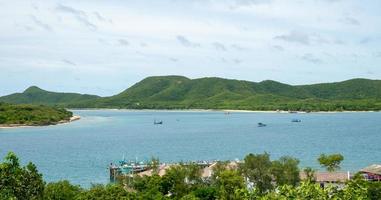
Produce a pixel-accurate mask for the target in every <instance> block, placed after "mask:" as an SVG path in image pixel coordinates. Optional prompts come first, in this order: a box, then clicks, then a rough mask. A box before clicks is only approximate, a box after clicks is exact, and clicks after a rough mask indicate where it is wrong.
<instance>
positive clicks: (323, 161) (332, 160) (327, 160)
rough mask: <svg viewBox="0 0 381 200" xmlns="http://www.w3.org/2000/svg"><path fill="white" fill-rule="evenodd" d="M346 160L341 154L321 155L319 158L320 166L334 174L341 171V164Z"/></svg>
mask: <svg viewBox="0 0 381 200" xmlns="http://www.w3.org/2000/svg"><path fill="white" fill-rule="evenodd" d="M343 160H344V156H342V155H341V154H331V155H325V154H321V155H320V156H319V158H318V161H319V164H320V165H321V166H322V167H325V168H326V169H327V171H329V172H334V171H336V170H339V169H340V163H341V161H343Z"/></svg>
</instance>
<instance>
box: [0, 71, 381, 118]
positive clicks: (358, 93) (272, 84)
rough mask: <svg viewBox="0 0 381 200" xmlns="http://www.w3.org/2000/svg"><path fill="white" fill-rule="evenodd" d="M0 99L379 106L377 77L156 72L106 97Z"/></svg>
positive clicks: (115, 104) (171, 105)
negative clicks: (287, 79)
mask: <svg viewBox="0 0 381 200" xmlns="http://www.w3.org/2000/svg"><path fill="white" fill-rule="evenodd" d="M0 102H9V103H17V104H20V103H28V104H45V105H60V106H65V107H70V108H130V109H190V108H199V109H238V110H239V109H241V110H294V111H343V110H355V111H356V110H357V111H358V110H365V111H366V110H381V81H380V80H367V79H352V80H348V81H343V82H338V83H325V84H314V85H300V86H292V85H287V84H283V83H279V82H276V81H270V80H267V81H262V82H259V83H255V82H249V81H239V80H230V79H222V78H200V79H188V78H186V77H182V76H156V77H148V78H146V79H144V80H142V81H140V82H138V83H136V84H135V85H133V86H132V87H130V88H128V89H127V90H125V91H123V92H121V93H119V94H117V95H114V96H111V97H98V96H94V95H80V94H74V93H54V92H48V91H44V90H41V89H40V88H37V87H31V88H29V89H27V90H25V91H24V92H23V93H16V94H12V95H8V96H4V97H0ZM0 121H1V118H0Z"/></svg>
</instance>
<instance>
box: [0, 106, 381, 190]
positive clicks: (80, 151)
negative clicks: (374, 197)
mask: <svg viewBox="0 0 381 200" xmlns="http://www.w3.org/2000/svg"><path fill="white" fill-rule="evenodd" d="M72 111H73V112H74V114H75V115H79V116H81V119H80V120H78V121H74V122H71V123H67V124H60V125H54V126H45V127H27V128H10V129H0V157H1V158H4V157H5V155H6V154H7V153H8V152H10V151H12V152H15V153H16V154H17V155H18V156H19V158H20V161H21V163H22V164H26V163H28V162H33V163H34V164H35V165H36V166H37V168H38V170H39V172H40V173H42V174H43V177H44V180H45V181H47V182H53V181H59V180H69V181H70V182H72V183H73V184H78V185H81V186H83V187H89V186H91V185H92V184H97V183H102V184H106V183H108V182H109V170H108V167H109V165H110V163H117V162H118V161H120V160H122V159H126V160H127V159H131V160H139V161H144V160H150V159H151V158H152V157H155V158H159V160H160V161H161V162H165V163H171V162H180V161H183V162H187V161H197V160H208V161H210V160H242V159H243V158H244V157H245V155H247V154H249V153H254V154H258V153H264V152H267V153H269V154H270V156H271V159H278V158H279V157H281V156H293V157H295V158H298V159H299V160H300V164H299V166H300V168H304V167H312V168H315V169H318V170H322V169H321V168H320V166H319V164H318V162H317V157H318V156H319V155H320V154H322V153H325V154H331V153H341V154H342V155H343V156H344V161H343V163H342V165H341V170H342V171H351V172H356V171H358V170H360V169H361V168H363V167H366V166H368V165H370V164H376V163H378V164H381V145H380V141H381V112H339V113H276V112H272V113H271V112H230V113H227V112H223V111H152V110H72ZM293 119H298V120H300V122H292V120H293ZM155 121H156V122H158V121H162V122H163V124H160V125H159V124H156V125H155V124H154V122H155ZM258 123H264V124H266V126H265V127H258Z"/></svg>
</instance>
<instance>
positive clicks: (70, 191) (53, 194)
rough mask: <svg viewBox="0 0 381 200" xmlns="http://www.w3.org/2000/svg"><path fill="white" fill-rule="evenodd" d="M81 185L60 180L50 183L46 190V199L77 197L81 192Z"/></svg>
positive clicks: (61, 199)
mask: <svg viewBox="0 0 381 200" xmlns="http://www.w3.org/2000/svg"><path fill="white" fill-rule="evenodd" d="M82 191H83V190H82V188H81V187H80V186H76V185H71V184H70V183H69V181H66V180H65V181H59V182H56V183H48V184H47V185H46V186H45V190H44V199H46V200H71V199H75V198H76V197H77V196H78V195H79V194H80V193H81V192H82Z"/></svg>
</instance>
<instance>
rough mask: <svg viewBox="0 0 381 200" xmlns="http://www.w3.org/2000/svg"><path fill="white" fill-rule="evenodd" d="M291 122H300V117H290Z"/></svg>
mask: <svg viewBox="0 0 381 200" xmlns="http://www.w3.org/2000/svg"><path fill="white" fill-rule="evenodd" d="M291 122H302V120H300V119H292V120H291Z"/></svg>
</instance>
